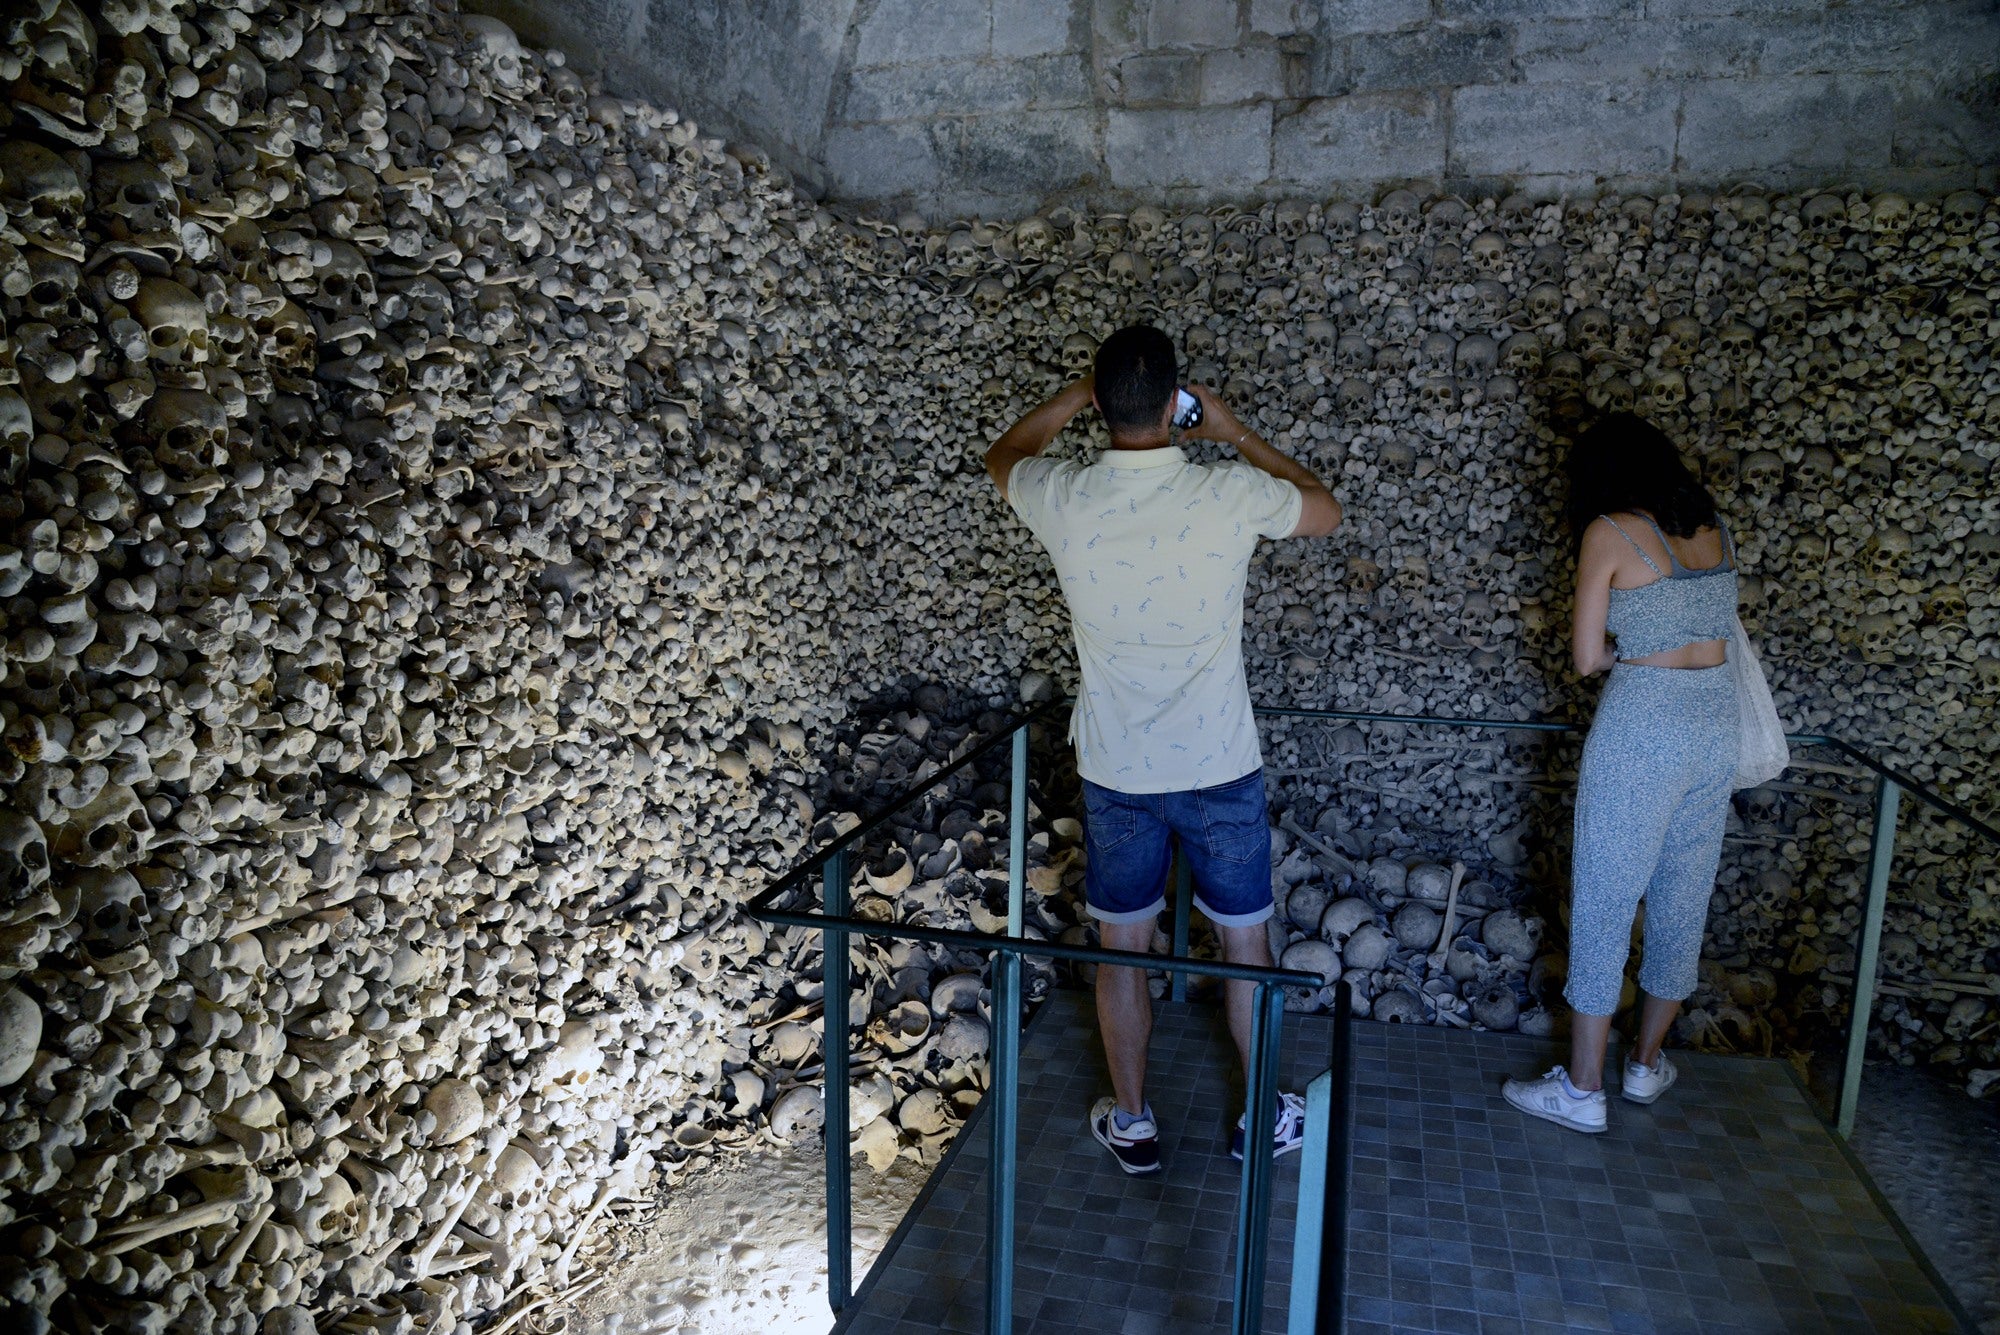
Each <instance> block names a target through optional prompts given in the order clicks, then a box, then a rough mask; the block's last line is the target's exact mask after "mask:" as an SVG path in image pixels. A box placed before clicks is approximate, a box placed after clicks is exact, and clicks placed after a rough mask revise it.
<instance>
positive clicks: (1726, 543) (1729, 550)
mask: <svg viewBox="0 0 2000 1335" xmlns="http://www.w3.org/2000/svg"><path fill="white" fill-rule="evenodd" d="M1715 526H1716V527H1717V528H1719V529H1721V530H1722V554H1723V556H1724V557H1726V558H1727V559H1728V562H1729V565H1728V567H1727V568H1728V569H1730V570H1734V569H1736V539H1735V538H1734V537H1733V536H1732V535H1731V534H1730V532H1729V525H1728V524H1726V523H1725V522H1723V518H1722V516H1721V515H1717V516H1716V517H1715Z"/></svg>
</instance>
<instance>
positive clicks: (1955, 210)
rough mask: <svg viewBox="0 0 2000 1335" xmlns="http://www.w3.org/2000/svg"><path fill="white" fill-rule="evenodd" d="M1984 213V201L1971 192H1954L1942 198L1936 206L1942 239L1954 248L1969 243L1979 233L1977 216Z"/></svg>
mask: <svg viewBox="0 0 2000 1335" xmlns="http://www.w3.org/2000/svg"><path fill="white" fill-rule="evenodd" d="M1985 211H1986V201H1985V200H1984V199H1982V198H1980V196H1979V195H1978V193H1977V192H1975V191H1971V190H1954V191H1952V192H1951V193H1950V194H1948V195H1946V196H1945V197H1944V203H1942V204H1940V205H1939V206H1938V223H1939V226H1940V227H1941V228H1942V229H1943V231H1944V238H1945V240H1946V241H1948V242H1950V243H1951V244H1952V245H1954V246H1963V245H1967V244H1969V243H1970V242H1971V240H1972V238H1973V236H1974V235H1975V234H1977V232H1978V231H1979V216H1980V215H1981V214H1982V213H1984V212H1985Z"/></svg>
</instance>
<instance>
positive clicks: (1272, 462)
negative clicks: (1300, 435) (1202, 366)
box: [1188, 385, 1340, 538]
mask: <svg viewBox="0 0 2000 1335" xmlns="http://www.w3.org/2000/svg"><path fill="white" fill-rule="evenodd" d="M1193 391H1194V394H1195V397H1197V398H1199V399H1200V400H1201V402H1202V410H1203V411H1202V421H1201V425H1200V426H1198V427H1196V428H1195V429H1194V430H1193V431H1190V432H1189V433H1188V434H1189V435H1190V436H1192V437H1194V438H1196V439H1198V440H1213V441H1218V442H1221V443H1222V444H1226V445H1232V446H1234V447H1235V449H1236V452H1237V453H1238V454H1240V455H1242V456H1243V458H1244V460H1245V461H1246V462H1247V463H1250V464H1252V465H1254V466H1255V467H1258V468H1261V469H1263V470H1264V471H1265V472H1267V473H1269V474H1270V475H1271V476H1272V477H1276V478H1283V479H1284V480H1285V481H1287V482H1289V483H1291V484H1292V485H1293V486H1295V487H1297V488H1298V489H1299V498H1300V500H1301V502H1302V504H1301V505H1300V507H1299V522H1298V526H1297V527H1296V528H1294V529H1293V530H1292V531H1291V535H1290V536H1292V537H1294V538H1323V537H1325V536H1326V535H1327V534H1329V533H1331V532H1333V531H1334V529H1336V528H1338V527H1340V502H1339V501H1336V500H1335V499H1333V493H1332V492H1331V491H1328V490H1327V487H1326V484H1325V483H1324V482H1321V481H1320V480H1319V475H1318V474H1316V473H1314V472H1313V471H1312V469H1310V468H1307V467H1306V466H1305V465H1304V464H1302V463H1300V462H1299V461H1298V460H1297V459H1294V458H1292V457H1291V456H1290V455H1288V454H1285V453H1283V452H1281V451H1280V450H1279V449H1278V447H1277V446H1275V445H1273V444H1271V443H1270V442H1269V441H1267V440H1265V439H1264V438H1263V437H1262V436H1260V435H1258V434H1257V432H1256V430H1255V428H1253V427H1250V426H1248V425H1246V424H1245V423H1244V422H1243V419H1242V418H1240V417H1238V416H1237V415H1236V414H1235V413H1233V412H1231V411H1230V409H1229V405H1228V404H1226V403H1224V402H1223V401H1222V397H1221V396H1220V395H1218V394H1216V393H1215V392H1213V391H1212V390H1210V389H1208V388H1207V387H1206V386H1203V385H1196V386H1194V387H1193Z"/></svg>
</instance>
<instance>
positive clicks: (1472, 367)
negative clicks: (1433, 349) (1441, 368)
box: [1454, 334, 1500, 381]
mask: <svg viewBox="0 0 2000 1335" xmlns="http://www.w3.org/2000/svg"><path fill="white" fill-rule="evenodd" d="M1499 365H1500V349H1499V346H1498V345H1497V344H1495V343H1494V341H1493V340H1492V339H1491V338H1490V337H1488V336H1487V335H1485V334H1468V335H1467V336H1466V337H1465V338H1463V339H1461V340H1459V344H1458V348H1457V352H1456V357H1455V361H1454V366H1455V369H1456V371H1457V373H1458V375H1459V376H1460V377H1461V378H1466V377H1471V378H1474V379H1477V380H1481V381H1483V380H1485V379H1486V378H1487V377H1488V376H1490V375H1492V374H1493V373H1494V372H1495V371H1496V370H1498V369H1499Z"/></svg>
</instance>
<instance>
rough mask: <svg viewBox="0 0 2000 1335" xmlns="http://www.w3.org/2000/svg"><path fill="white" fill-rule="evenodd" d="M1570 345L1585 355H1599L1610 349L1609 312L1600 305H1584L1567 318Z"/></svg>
mask: <svg viewBox="0 0 2000 1335" xmlns="http://www.w3.org/2000/svg"><path fill="white" fill-rule="evenodd" d="M1569 338H1570V344H1571V346H1573V347H1575V348H1576V349H1577V351H1579V352H1581V353H1582V354H1583V355H1584V356H1586V357H1593V358H1595V357H1601V356H1604V355H1605V354H1607V353H1609V352H1610V351H1611V312H1610V311H1607V310H1605V309H1604V308H1603V307H1602V306H1586V307H1584V308H1583V309H1582V310H1580V311H1578V312H1577V313H1576V314H1575V315H1572V316H1571V317H1570V320H1569Z"/></svg>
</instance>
